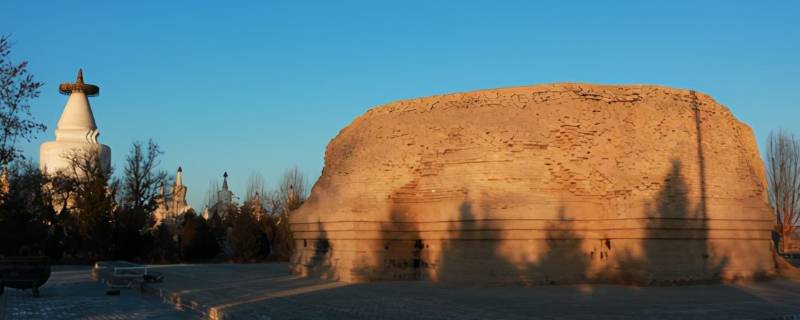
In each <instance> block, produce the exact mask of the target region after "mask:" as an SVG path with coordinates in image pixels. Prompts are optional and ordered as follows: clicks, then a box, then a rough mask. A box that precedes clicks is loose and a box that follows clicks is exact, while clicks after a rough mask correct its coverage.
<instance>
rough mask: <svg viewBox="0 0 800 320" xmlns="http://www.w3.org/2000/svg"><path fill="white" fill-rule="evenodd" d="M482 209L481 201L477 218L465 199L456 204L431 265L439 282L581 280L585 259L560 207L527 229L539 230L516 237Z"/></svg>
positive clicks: (501, 282)
mask: <svg viewBox="0 0 800 320" xmlns="http://www.w3.org/2000/svg"><path fill="white" fill-rule="evenodd" d="M488 210H489V209H488V206H485V205H484V206H481V212H480V215H481V216H482V217H479V216H478V214H476V212H475V206H474V205H473V204H472V202H471V201H469V200H464V201H463V202H462V203H461V205H460V206H459V210H458V215H459V219H458V220H457V221H455V222H452V223H451V225H450V228H449V229H450V236H449V239H448V240H446V241H445V242H444V243H443V244H442V249H441V253H440V263H439V265H438V268H437V270H436V272H437V273H438V275H439V279H440V280H441V281H444V282H452V283H475V282H477V283H484V284H490V285H492V284H524V285H553V284H565V283H577V282H583V281H584V280H585V279H586V271H587V268H588V265H589V264H588V262H589V261H588V257H587V255H586V254H585V253H584V252H583V250H582V249H581V247H582V244H583V239H582V238H581V237H580V236H579V235H578V234H576V233H575V232H574V231H573V230H572V224H573V222H572V221H571V220H570V219H568V218H567V217H566V214H565V208H564V207H563V206H562V207H560V208H559V217H558V219H557V220H556V221H551V222H547V224H546V225H545V227H544V228H543V230H538V231H531V230H527V231H525V232H537V233H539V234H538V235H534V236H533V237H527V236H525V237H522V238H521V237H520V236H521V235H522V234H520V233H518V232H520V231H515V230H513V228H511V229H512V230H505V231H504V230H503V229H501V227H502V226H501V225H500V223H501V222H502V221H497V220H490V219H485V218H483V217H488V216H490V214H489V213H490V212H489V211H488ZM515 233H516V234H515ZM537 237H540V238H538V239H536V238H537ZM541 240H544V241H543V243H542V241H541ZM515 242H517V243H515ZM513 250H521V251H522V252H516V255H514V254H512V253H510V252H509V251H513ZM512 255H513V256H514V257H512Z"/></svg>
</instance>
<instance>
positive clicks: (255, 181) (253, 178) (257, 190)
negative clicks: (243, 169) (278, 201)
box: [245, 172, 268, 203]
mask: <svg viewBox="0 0 800 320" xmlns="http://www.w3.org/2000/svg"><path fill="white" fill-rule="evenodd" d="M256 194H258V196H259V198H260V199H261V201H262V202H263V201H264V199H265V198H266V197H268V193H267V188H266V183H265V182H264V177H263V176H262V175H261V174H260V173H258V172H253V173H251V174H250V178H249V179H248V181H247V191H246V195H245V202H247V203H250V202H252V201H253V200H254V199H255V198H256Z"/></svg>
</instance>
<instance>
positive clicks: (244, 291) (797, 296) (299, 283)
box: [0, 263, 800, 320]
mask: <svg viewBox="0 0 800 320" xmlns="http://www.w3.org/2000/svg"><path fill="white" fill-rule="evenodd" d="M154 268H155V269H157V270H158V271H160V272H163V273H164V274H165V276H166V279H165V282H164V283H161V284H155V285H150V286H149V287H148V288H147V289H146V290H145V293H144V294H142V293H139V292H138V291H135V290H125V291H123V292H122V295H121V296H118V297H114V296H106V295H105V291H104V287H103V285H101V284H98V283H95V282H92V281H91V279H90V278H89V268H88V267H55V268H54V272H53V277H52V278H51V280H50V282H49V283H48V284H47V285H46V286H45V287H44V288H42V297H41V298H39V299H35V298H33V297H32V296H31V295H30V292H29V291H17V290H8V291H6V294H5V295H4V296H2V297H0V319H197V318H211V319H414V320H423V319H800V282H793V281H771V282H758V283H748V284H738V285H700V286H682V287H648V288H637V287H624V286H597V285H593V286H589V285H585V286H546V287H527V288H526V287H478V286H467V287H463V286H461V287H454V286H446V285H437V284H432V283H427V282H378V283H367V284H347V283H338V282H330V281H322V280H316V279H308V278H300V277H296V276H292V275H290V274H289V273H288V271H287V270H288V267H287V265H286V264H282V263H269V264H248V265H237V264H215V265H168V266H156V267H154ZM179 309H183V311H181V310H179Z"/></svg>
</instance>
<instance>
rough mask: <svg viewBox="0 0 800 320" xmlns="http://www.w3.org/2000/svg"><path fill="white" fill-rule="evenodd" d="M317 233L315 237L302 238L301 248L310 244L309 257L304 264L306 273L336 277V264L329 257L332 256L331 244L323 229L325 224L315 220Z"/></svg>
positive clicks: (305, 248) (329, 277)
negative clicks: (312, 238)
mask: <svg viewBox="0 0 800 320" xmlns="http://www.w3.org/2000/svg"><path fill="white" fill-rule="evenodd" d="M317 230H318V234H317V237H316V239H314V240H312V241H309V240H303V248H302V250H307V249H308V247H309V246H310V249H311V251H312V252H313V253H312V254H311V257H309V260H308V262H307V264H306V267H307V268H308V270H307V271H308V273H309V274H310V275H313V276H316V277H321V278H323V279H335V278H336V276H337V275H336V271H337V270H336V266H335V265H334V261H333V260H332V259H331V257H332V256H333V246H332V245H331V242H330V240H329V239H328V232H327V231H325V226H324V225H323V224H322V223H321V222H317Z"/></svg>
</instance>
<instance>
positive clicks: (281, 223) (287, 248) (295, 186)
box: [273, 167, 308, 260]
mask: <svg viewBox="0 0 800 320" xmlns="http://www.w3.org/2000/svg"><path fill="white" fill-rule="evenodd" d="M307 190H308V185H307V182H306V178H305V176H304V175H303V173H302V172H301V171H300V169H298V168H297V167H294V168H292V169H289V170H286V171H285V172H284V173H283V178H281V181H280V183H279V184H278V190H276V192H275V195H274V197H273V205H275V206H277V207H274V208H278V209H277V212H275V213H273V214H275V215H277V218H276V220H275V230H276V231H275V236H274V241H275V242H277V255H278V258H279V259H283V260H288V259H289V257H290V256H291V255H292V253H293V252H294V247H295V243H294V237H293V236H292V232H291V229H290V227H289V215H290V214H291V213H292V211H294V210H296V209H297V208H299V207H300V206H301V205H302V204H303V202H305V200H306V197H308V191H307Z"/></svg>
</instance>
